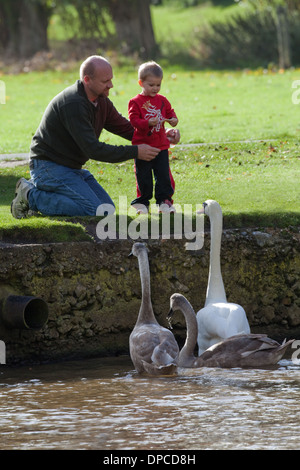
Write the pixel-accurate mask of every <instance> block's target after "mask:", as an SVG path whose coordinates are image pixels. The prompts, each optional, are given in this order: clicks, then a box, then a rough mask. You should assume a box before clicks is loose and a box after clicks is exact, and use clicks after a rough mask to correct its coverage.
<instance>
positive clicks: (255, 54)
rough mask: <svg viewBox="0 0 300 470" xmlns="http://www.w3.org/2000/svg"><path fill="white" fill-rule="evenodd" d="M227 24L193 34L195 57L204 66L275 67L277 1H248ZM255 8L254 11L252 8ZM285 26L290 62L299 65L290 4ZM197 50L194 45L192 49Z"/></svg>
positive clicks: (298, 25)
mask: <svg viewBox="0 0 300 470" xmlns="http://www.w3.org/2000/svg"><path fill="white" fill-rule="evenodd" d="M244 3H247V5H248V4H249V5H251V7H252V8H247V9H245V8H244V9H241V11H240V12H239V13H237V14H235V15H233V16H232V18H231V19H230V20H228V21H227V22H224V21H217V22H214V23H211V24H210V25H209V26H208V27H206V28H203V30H202V31H201V32H200V34H198V35H197V40H198V54H199V55H200V56H202V57H203V58H204V62H205V63H206V64H208V65H213V64H214V65H219V66H225V67H232V66H234V67H245V66H251V67H258V66H263V67H267V66H268V65H269V64H271V63H273V64H278V44H277V27H276V21H277V19H276V13H275V10H274V7H275V6H276V5H281V4H282V2H281V0H278V1H277V0H274V1H272V2H271V1H264V0H261V1H257V0H256V1H251V0H249V1H248V2H244ZM254 6H255V8H253V7H254ZM290 7H291V8H290V10H289V13H288V16H287V18H288V27H289V39H290V50H291V56H292V63H293V64H294V65H296V64H298V63H300V53H299V51H300V34H299V29H300V14H299V13H298V11H296V10H295V9H292V5H290ZM196 48H197V46H196Z"/></svg>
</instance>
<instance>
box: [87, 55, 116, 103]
mask: <svg viewBox="0 0 300 470" xmlns="http://www.w3.org/2000/svg"><path fill="white" fill-rule="evenodd" d="M112 78H113V72H112V67H111V65H110V63H109V62H108V61H107V60H106V59H105V58H104V57H101V56H98V55H93V56H90V57H88V58H87V59H86V60H85V61H84V62H83V63H82V64H81V66H80V80H81V81H82V83H83V86H84V88H85V91H86V94H87V97H88V99H89V100H91V101H94V100H95V99H96V98H98V96H108V95H109V90H110V89H111V88H112V87H113V84H112Z"/></svg>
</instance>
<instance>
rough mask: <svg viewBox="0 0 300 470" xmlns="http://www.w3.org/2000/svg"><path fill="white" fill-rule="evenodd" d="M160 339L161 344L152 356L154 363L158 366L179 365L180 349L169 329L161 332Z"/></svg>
mask: <svg viewBox="0 0 300 470" xmlns="http://www.w3.org/2000/svg"><path fill="white" fill-rule="evenodd" d="M159 338H160V342H159V344H158V345H157V346H156V347H155V348H154V350H153V353H152V356H151V360H152V362H153V363H154V364H156V365H157V366H162V365H169V364H177V361H178V355H179V347H178V344H177V342H176V340H175V338H174V336H173V334H172V333H171V332H170V331H169V330H167V329H166V330H165V331H163V330H161V332H160V335H159Z"/></svg>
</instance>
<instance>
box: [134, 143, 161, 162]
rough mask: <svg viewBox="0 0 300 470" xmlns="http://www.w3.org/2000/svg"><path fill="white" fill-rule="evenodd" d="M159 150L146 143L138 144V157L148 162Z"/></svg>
mask: <svg viewBox="0 0 300 470" xmlns="http://www.w3.org/2000/svg"><path fill="white" fill-rule="evenodd" d="M159 152H160V150H159V149H158V148H156V147H151V146H150V145H147V144H141V145H138V159H139V160H146V161H147V162H150V161H151V160H153V158H155V157H156V155H158V154H159Z"/></svg>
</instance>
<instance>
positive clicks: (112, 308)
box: [0, 229, 300, 364]
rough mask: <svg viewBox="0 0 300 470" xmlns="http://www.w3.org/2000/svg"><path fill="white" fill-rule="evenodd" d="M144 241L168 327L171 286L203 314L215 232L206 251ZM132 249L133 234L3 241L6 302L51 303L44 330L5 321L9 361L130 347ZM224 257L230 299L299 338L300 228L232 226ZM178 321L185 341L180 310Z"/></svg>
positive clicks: (1, 292) (268, 329)
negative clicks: (13, 298) (26, 298)
mask: <svg viewBox="0 0 300 470" xmlns="http://www.w3.org/2000/svg"><path fill="white" fill-rule="evenodd" d="M146 243H147V244H148V247H149V263H150V270H151V288H152V303H153V308H154V311H155V314H156V315H157V318H158V321H159V322H160V323H161V324H163V325H165V326H167V322H166V315H167V313H168V311H169V297H170V295H171V294H172V293H174V292H181V293H183V294H184V295H185V296H186V297H187V298H188V299H189V300H190V302H191V303H192V305H193V307H194V309H195V311H197V310H199V309H200V308H201V307H202V306H203V305H204V301H205V293H206V286H207V278H208V267H209V244H210V240H209V234H206V235H205V242H204V247H203V248H202V249H201V250H198V251H187V250H185V240H156V241H154V240H151V241H150V240H149V241H146ZM131 247H132V242H131V241H127V240H125V241H124V240H122V241H121V240H116V241H106V242H101V243H93V242H82V243H66V244H45V245H8V244H2V245H0V259H1V265H0V307H1V301H2V300H3V299H4V298H5V297H6V296H7V295H9V294H16V295H33V296H37V297H41V298H42V299H44V300H45V301H46V302H47V304H48V306H49V318H48V322H47V324H46V326H44V327H43V328H42V329H41V330H38V331H36V330H28V329H22V330H21V329H8V328H7V327H6V326H5V325H4V324H3V322H2V321H1V319H0V340H3V341H4V342H5V344H6V358H7V359H6V361H7V364H13V363H19V362H23V363H25V362H28V361H48V360H61V359H66V358H75V357H76V358H77V357H80V358H82V357H91V356H95V355H98V356H100V355H117V354H121V353H128V338H129V334H130V332H131V330H132V328H133V326H134V324H135V321H136V318H137V314H138V311H139V306H140V300H141V284H140V277H139V270H138V261H137V258H136V257H131V258H128V255H129V253H130V251H131ZM221 258H222V274H223V280H224V285H225V289H226V293H227V298H228V301H233V302H236V303H239V304H241V305H242V306H243V307H244V308H245V310H246V313H247V316H248V320H249V323H250V326H251V330H252V331H253V332H262V333H263V332H265V333H268V334H269V335H270V336H272V337H273V338H274V339H278V340H281V339H283V338H284V337H288V338H291V337H293V338H297V336H298V337H299V336H300V335H299V334H300V298H299V294H300V278H299V273H300V255H299V233H296V232H295V231H292V230H291V231H288V230H277V231H274V230H273V231H271V230H264V231H255V230H250V229H247V230H244V231H242V230H226V231H224V232H223V238H222V251H221ZM1 299H2V300H1ZM173 327H174V330H173V332H174V333H175V335H176V337H177V338H178V340H179V341H182V340H183V339H184V337H185V328H184V321H183V317H181V315H180V313H177V314H176V316H175V317H174V322H173Z"/></svg>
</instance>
